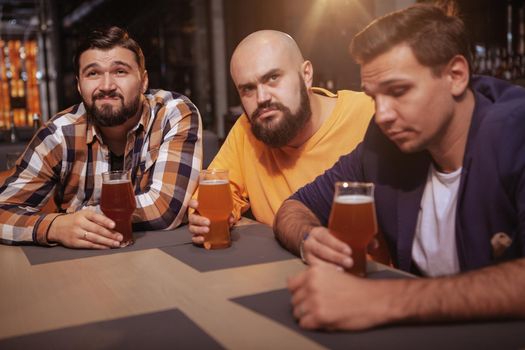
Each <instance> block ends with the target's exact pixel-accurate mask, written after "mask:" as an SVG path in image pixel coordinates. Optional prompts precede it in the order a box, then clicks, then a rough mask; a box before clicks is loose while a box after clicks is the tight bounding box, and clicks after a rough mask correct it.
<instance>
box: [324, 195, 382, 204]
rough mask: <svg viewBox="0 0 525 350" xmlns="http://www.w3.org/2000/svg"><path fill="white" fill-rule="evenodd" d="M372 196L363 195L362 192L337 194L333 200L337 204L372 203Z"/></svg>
mask: <svg viewBox="0 0 525 350" xmlns="http://www.w3.org/2000/svg"><path fill="white" fill-rule="evenodd" d="M373 201H374V198H372V197H371V196H365V195H363V194H345V195H342V196H337V197H335V199H334V202H336V203H339V204H365V203H372V202H373Z"/></svg>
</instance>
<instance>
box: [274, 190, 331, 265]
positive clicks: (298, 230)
mask: <svg viewBox="0 0 525 350" xmlns="http://www.w3.org/2000/svg"><path fill="white" fill-rule="evenodd" d="M316 226H321V223H320V222H319V219H317V217H316V216H315V215H314V214H313V213H312V212H311V211H310V210H309V209H308V208H307V207H306V206H305V205H304V204H302V203H301V202H299V201H296V200H293V199H289V200H286V201H285V202H284V203H283V205H282V206H281V208H280V209H279V210H278V211H277V214H276V215H275V220H274V224H273V231H274V233H275V237H276V238H277V240H278V241H279V242H281V244H282V245H283V246H284V247H285V248H286V249H288V250H289V251H291V252H293V253H294V254H296V255H299V245H300V243H301V240H302V239H303V237H304V235H305V234H306V233H308V232H310V230H311V229H312V228H314V227H316Z"/></svg>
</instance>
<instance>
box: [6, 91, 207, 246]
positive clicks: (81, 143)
mask: <svg viewBox="0 0 525 350" xmlns="http://www.w3.org/2000/svg"><path fill="white" fill-rule="evenodd" d="M144 97H145V98H143V100H142V103H143V108H142V116H141V118H140V121H139V123H138V124H137V125H136V126H135V127H134V128H133V129H132V130H130V131H129V132H128V137H127V143H126V148H125V153H124V169H126V170H129V171H130V173H131V179H132V183H133V186H134V191H135V198H136V202H137V209H136V210H135V212H134V214H133V219H132V221H133V230H134V231H144V230H162V229H173V228H175V227H176V226H178V225H179V224H180V223H181V222H182V220H183V218H184V216H185V215H186V209H187V203H188V201H189V199H190V198H191V195H192V193H193V191H194V189H195V187H196V186H197V181H198V174H199V170H200V168H201V162H202V124H201V118H200V115H199V111H198V110H197V108H196V107H195V105H193V103H192V102H191V101H189V99H188V98H187V97H185V96H183V95H180V94H177V93H173V92H168V91H162V90H151V91H149V92H148V93H147V94H145V95H144ZM109 164H110V152H109V149H108V147H107V145H105V144H104V143H103V142H102V136H101V134H100V132H98V131H97V128H96V127H95V126H94V125H93V124H92V122H91V121H90V120H89V119H88V118H87V116H86V111H85V107H84V105H83V104H82V103H81V104H79V105H75V106H73V107H71V108H69V109H67V110H65V111H63V112H61V113H59V114H57V115H56V116H55V117H53V118H52V119H51V120H50V121H49V122H48V123H47V124H46V125H45V126H44V127H42V128H41V129H40V130H39V131H38V132H37V133H36V135H35V136H34V137H33V139H32V140H31V142H30V143H29V145H28V147H27V148H26V150H25V151H24V153H23V155H22V156H21V157H20V158H19V159H18V161H17V165H16V169H15V170H14V172H13V173H12V174H11V175H10V176H9V177H8V178H7V179H6V180H5V181H4V183H0V240H1V242H2V243H4V244H24V243H26V244H27V243H29V244H31V243H35V244H42V245H48V244H52V243H50V242H48V241H47V232H48V230H49V227H50V225H51V224H52V222H53V220H54V219H55V218H56V217H57V216H58V215H63V214H59V213H52V214H45V213H42V212H40V208H42V207H43V206H44V205H45V203H46V202H47V201H49V200H54V197H55V198H58V199H59V202H61V203H62V205H61V207H62V208H64V210H65V211H66V212H67V213H73V212H75V211H78V210H81V209H85V208H89V209H92V210H97V211H100V208H99V205H98V203H99V199H100V192H101V188H102V175H101V174H102V173H103V172H105V171H108V170H110V169H109V167H110V165H109ZM55 201H56V199H55Z"/></svg>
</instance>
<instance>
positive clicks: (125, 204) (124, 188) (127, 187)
mask: <svg viewBox="0 0 525 350" xmlns="http://www.w3.org/2000/svg"><path fill="white" fill-rule="evenodd" d="M136 207H137V204H136V201H135V195H134V194H133V187H132V186H131V180H130V177H129V172H128V171H109V172H106V173H102V194H101V196H100V209H101V210H102V212H103V213H104V215H106V216H107V217H108V218H110V219H111V220H113V221H114V222H115V224H116V225H115V231H117V232H119V233H121V234H122V236H123V238H122V242H121V244H120V247H126V246H128V245H130V244H133V242H134V241H133V235H132V233H131V215H132V214H133V212H134V211H135V208H136Z"/></svg>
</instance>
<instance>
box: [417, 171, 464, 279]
mask: <svg viewBox="0 0 525 350" xmlns="http://www.w3.org/2000/svg"><path fill="white" fill-rule="evenodd" d="M460 177H461V168H459V169H458V170H456V171H454V172H452V173H448V174H446V173H440V172H439V171H437V170H436V168H435V167H434V165H433V164H432V165H431V166H430V169H429V172H428V177H427V184H426V186H425V190H424V192H423V198H422V199H421V206H420V209H419V217H418V220H417V226H416V235H415V238H414V244H413V245H412V259H413V260H414V262H415V263H416V265H417V267H418V268H419V270H420V271H421V273H423V274H424V275H426V276H431V277H435V276H444V275H452V274H455V273H458V272H459V263H458V253H457V249H456V204H457V198H458V188H459V182H460Z"/></svg>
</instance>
